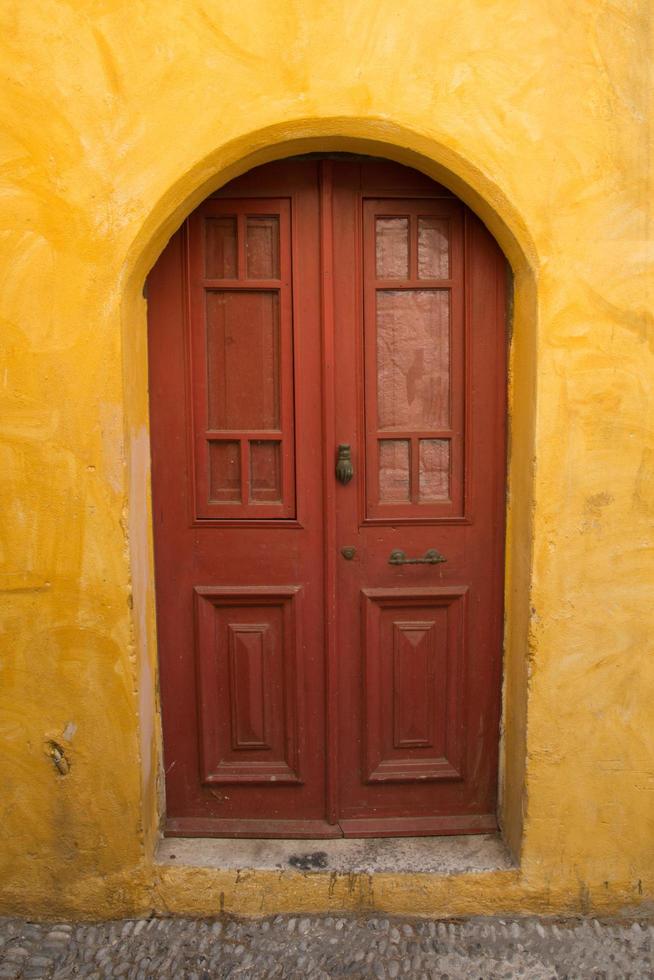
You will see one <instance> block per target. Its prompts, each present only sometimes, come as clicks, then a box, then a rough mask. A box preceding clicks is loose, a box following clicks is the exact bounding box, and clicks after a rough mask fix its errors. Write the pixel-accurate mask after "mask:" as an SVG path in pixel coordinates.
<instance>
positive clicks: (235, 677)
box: [228, 623, 270, 750]
mask: <svg viewBox="0 0 654 980" xmlns="http://www.w3.org/2000/svg"><path fill="white" fill-rule="evenodd" d="M228 630H229V681H230V692H229V695H230V702H231V709H232V748H233V749H235V750H236V749H269V748H270V741H269V738H268V732H267V725H266V715H267V713H268V712H267V711H266V702H267V700H268V689H267V687H266V680H267V677H266V674H267V673H268V669H267V668H268V661H269V659H270V642H269V641H270V637H269V635H268V634H269V627H268V624H267V623H230V624H229V627H228Z"/></svg>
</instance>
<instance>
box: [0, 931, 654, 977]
mask: <svg viewBox="0 0 654 980" xmlns="http://www.w3.org/2000/svg"><path fill="white" fill-rule="evenodd" d="M653 945H654V925H653V924H651V923H649V922H634V923H630V922H617V921H609V922H598V921H597V920H596V919H592V920H588V919H585V920H566V921H558V922H554V921H552V920H549V919H470V920H466V921H454V922H439V921H434V922H432V921H425V920H417V921H416V920H407V919H386V918H378V917H377V918H373V917H369V916H368V917H364V916H360V917H347V918H346V917H343V918H334V917H331V916H330V917H326V918H325V917H317V916H312V917H308V916H306V917H294V916H276V917H275V918H267V919H258V920H232V919H222V920H207V919H134V920H132V919H129V920H123V921H118V922H101V923H95V924H89V923H84V924H80V923H78V924H69V923H60V924H58V925H52V924H50V923H48V924H39V923H34V922H27V921H24V920H18V919H0V978H5V977H10V978H26V980H36V978H46V977H47V978H49V980H50V978H52V980H54V978H59V980H63V978H65V977H66V978H67V977H85V978H87V980H91V978H93V980H104V978H105V977H124V978H126V980H146V978H148V980H149V978H151V977H153V978H154V977H161V978H175V980H211V978H214V977H219V978H220V977H240V978H249V977H279V978H293V980H318V978H320V980H323V978H330V977H352V978H364V977H366V978H367V977H372V978H377V980H386V978H394V977H411V978H416V980H457V978H460V977H464V978H479V980H494V978H500V977H506V978H509V977H516V978H517V977H520V978H524V980H551V978H568V980H582V978H586V977H589V978H595V980H612V978H621V980H622V978H633V980H641V978H647V977H654V972H653V966H652V947H653Z"/></svg>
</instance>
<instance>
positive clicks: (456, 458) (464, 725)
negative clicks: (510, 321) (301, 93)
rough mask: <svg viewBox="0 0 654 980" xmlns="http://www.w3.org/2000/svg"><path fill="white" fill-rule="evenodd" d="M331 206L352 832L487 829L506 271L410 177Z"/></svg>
mask: <svg viewBox="0 0 654 980" xmlns="http://www.w3.org/2000/svg"><path fill="white" fill-rule="evenodd" d="M394 178H395V180H394ZM394 183H395V187H394V186H393V184H394ZM334 202H335V207H334V222H335V232H334V235H335V239H336V240H337V241H338V248H339V255H340V257H341V264H340V265H337V266H336V272H335V279H336V284H335V290H334V295H335V303H336V312H335V321H336V325H337V341H336V348H337V350H339V351H340V354H341V359H340V361H339V364H338V367H337V371H344V370H345V365H346V364H347V363H348V362H350V363H353V364H356V365H357V371H358V372H360V374H359V379H360V380H358V381H355V382H354V383H352V384H351V385H343V388H342V391H341V393H340V397H339V399H338V401H337V405H336V431H337V433H338V440H339V442H341V441H342V442H346V443H350V444H351V446H352V458H353V461H354V468H355V479H354V480H353V481H352V483H351V484H349V485H348V486H345V487H342V488H339V490H338V500H339V503H338V507H337V535H336V538H337V547H338V548H342V547H343V546H346V545H347V546H350V547H354V549H355V555H354V557H353V558H352V559H351V560H349V561H344V560H341V561H340V562H339V566H338V592H337V614H338V621H339V633H338V636H339V642H338V644H337V645H338V649H339V662H338V670H339V682H338V692H339V704H340V719H341V725H340V731H339V751H340V760H341V762H340V768H341V772H342V779H341V793H340V823H341V827H342V829H343V831H344V833H345V834H346V835H348V836H349V835H352V836H357V835H361V836H369V835H375V836H376V835H380V834H381V835H383V834H410V833H463V832H476V831H478V830H480V829H481V828H483V829H491V828H493V827H494V826H496V817H495V807H496V767H497V739H498V722H499V667H500V650H501V608H502V596H501V588H502V539H503V514H504V502H503V487H504V451H505V450H504V445H505V443H504V438H505V428H504V357H505V337H504V329H503V325H504V262H503V259H502V256H501V254H500V253H499V250H498V249H497V246H496V245H495V243H494V242H493V240H492V239H491V237H490V235H488V233H487V232H486V231H485V229H484V228H483V226H482V225H481V223H480V222H479V221H478V220H477V219H476V218H474V216H472V215H471V214H470V213H469V212H468V211H466V209H465V208H463V206H462V205H461V204H460V202H457V201H456V200H453V199H452V197H451V195H449V194H448V193H447V192H445V191H444V190H443V189H442V188H439V187H438V186H437V185H431V186H429V187H426V186H425V184H424V180H423V178H422V177H419V176H416V178H415V183H414V184H413V186H412V176H411V173H410V172H407V171H405V170H404V169H403V168H396V170H395V173H394V174H393V170H392V168H391V167H390V165H384V167H383V174H382V173H381V172H380V174H379V175H378V176H377V177H375V174H374V168H373V166H372V164H369V165H367V166H362V167H361V168H357V165H356V164H354V163H353V164H350V165H348V166H344V167H343V168H342V169H341V170H340V171H339V173H337V174H336V176H335V186H334ZM353 270H354V271H353ZM430 549H435V550H436V551H437V552H438V553H440V555H441V556H443V557H444V558H445V559H446V560H445V561H443V562H440V563H436V564H429V563H427V562H425V561H424V556H425V554H426V553H427V552H428V551H429V550H430ZM398 551H399V552H402V554H403V556H404V557H406V558H407V559H409V560H410V561H411V563H407V564H397V563H396V562H395V561H391V560H390V559H391V556H392V555H393V554H394V553H397V552H398ZM414 562H415V563H414ZM362 593H363V596H364V598H363V600H361V598H360V597H361V594H362ZM437 596H438V597H439V598H438V599H436V597H437ZM353 637H361V638H362V639H361V641H360V642H361V647H362V649H361V650H358V649H357V645H358V644H357V643H353V642H352V638H353Z"/></svg>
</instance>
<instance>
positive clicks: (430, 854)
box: [155, 834, 515, 876]
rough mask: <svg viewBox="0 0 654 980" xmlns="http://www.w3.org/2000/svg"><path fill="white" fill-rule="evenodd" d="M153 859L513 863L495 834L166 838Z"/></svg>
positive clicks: (478, 866)
mask: <svg viewBox="0 0 654 980" xmlns="http://www.w3.org/2000/svg"><path fill="white" fill-rule="evenodd" d="M155 861H156V862H157V863H158V864H160V865H165V866H168V867H180V868H181V867H187V868H188V867H193V868H210V869H214V870H220V871H237V870H241V871H242V870H260V871H284V870H285V871H305V872H306V871H316V872H323V873H324V872H326V873H328V874H329V873H333V872H336V873H337V874H366V875H370V874H433V875H444V876H451V875H462V874H475V873H477V874H480V873H482V872H489V871H508V870H510V869H512V868H514V867H515V864H514V862H513V860H512V858H511V855H510V854H509V851H508V849H507V848H506V846H505V844H504V843H503V841H502V840H501V838H500V837H499V836H497V835H495V834H479V835H477V834H470V835H465V836H460V837H393V838H389V837H386V838H366V839H356V840H353V839H347V840H346V839H338V840H231V839H230V840H225V839H221V840H216V839H208V838H203V837H167V838H164V839H163V840H162V841H160V843H159V845H158V848H157V853H156V857H155Z"/></svg>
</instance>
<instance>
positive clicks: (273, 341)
mask: <svg viewBox="0 0 654 980" xmlns="http://www.w3.org/2000/svg"><path fill="white" fill-rule="evenodd" d="M504 283H505V263H504V259H503V257H502V255H501V253H500V251H499V249H498V247H497V245H496V244H495V242H494V240H493V239H492V238H491V236H490V235H489V234H488V232H487V231H486V230H485V228H484V227H483V225H482V224H481V223H480V222H479V221H478V219H476V218H475V217H474V215H472V213H471V212H470V211H468V210H467V209H466V207H465V206H464V205H463V204H462V203H461V202H460V201H459V200H457V199H456V198H455V197H454V196H453V195H452V194H450V193H449V192H448V191H447V190H446V189H444V188H443V187H441V186H439V185H437V184H434V183H433V182H431V181H430V180H429V179H428V178H426V177H425V176H423V175H422V174H418V173H416V172H415V171H412V170H409V169H407V168H404V167H400V166H398V165H395V164H391V163H387V162H383V161H375V160H370V159H366V158H361V159H354V158H342V157H337V158H323V159H320V158H318V159H316V158H306V159H293V160H288V161H283V162H279V163H275V164H269V165H267V166H265V167H260V168H258V169H257V170H254V171H251V172H249V173H247V174H245V175H244V176H242V177H240V178H238V179H237V180H235V181H233V182H232V183H231V184H229V185H227V186H226V187H225V188H223V189H222V190H221V191H220V192H218V193H217V194H215V195H213V196H212V197H210V198H208V199H207V200H206V201H205V202H204V203H203V204H202V205H201V206H200V207H199V208H198V209H197V210H196V211H195V212H194V213H193V214H192V215H191V216H190V217H189V219H188V220H187V222H186V223H185V225H184V226H183V228H181V229H180V231H179V232H178V233H177V234H176V235H175V236H174V237H173V239H172V240H171V242H170V243H169V245H168V247H167V249H166V250H165V252H164V253H163V255H162V256H161V258H160V259H159V261H158V263H157V265H156V266H155V268H154V269H153V271H152V273H151V274H150V277H149V281H148V310H149V352H150V416H151V440H152V443H151V444H152V493H153V526H154V541H155V567H156V592H157V626H158V643H159V655H160V680H161V696H162V715H163V727H164V765H165V771H166V806H167V831H168V832H169V833H173V834H186V835H193V834H197V835H215V836H253V837H266V836H269V837H270V836H279V837H294V836H295V837H320V836H324V837H333V836H342V835H344V836H382V835H413V834H438V833H463V832H475V831H479V832H481V831H488V830H492V829H493V828H494V827H495V826H496V822H495V802H496V782H497V756H498V752H497V748H498V747H497V742H498V724H499V697H500V651H501V620H502V595H503V576H502V569H503V537H504V530H503V528H504V524H503V514H504V472H505V463H504V459H505V408H504V404H505V394H504V392H505V329H504V320H505V313H504V305H505V299H504Z"/></svg>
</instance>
